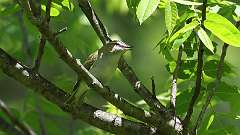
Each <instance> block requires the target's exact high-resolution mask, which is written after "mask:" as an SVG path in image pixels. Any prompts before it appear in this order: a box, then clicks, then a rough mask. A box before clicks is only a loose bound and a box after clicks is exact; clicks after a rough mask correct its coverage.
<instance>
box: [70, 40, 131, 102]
mask: <svg viewBox="0 0 240 135" xmlns="http://www.w3.org/2000/svg"><path fill="white" fill-rule="evenodd" d="M131 48H132V47H131V46H129V45H127V44H126V43H124V42H122V41H120V40H113V41H110V42H109V43H107V44H106V45H104V46H102V47H101V48H100V49H98V50H97V51H95V52H94V53H92V54H91V55H89V57H88V58H87V59H86V61H85V63H84V66H85V68H86V69H88V70H89V72H90V73H91V74H92V75H93V76H94V77H95V78H97V79H98V81H100V82H101V83H102V84H103V85H104V86H107V84H108V83H109V81H111V78H112V77H113V75H114V72H115V71H116V69H117V67H118V62H119V60H120V58H121V56H122V55H123V54H124V53H125V52H127V51H128V50H130V49H131ZM81 81H82V78H81V76H80V75H79V76H78V80H77V82H76V84H75V86H74V88H73V90H72V94H71V96H70V98H69V99H68V100H67V103H71V102H72V101H73V99H74V97H75V95H76V93H77V92H78V89H79V87H80V85H81V84H82V83H81ZM84 88H85V89H86V86H84V87H83V86H82V87H80V89H81V90H80V91H81V93H80V94H78V95H80V96H79V97H80V98H81V99H80V100H82V98H84V95H85V94H86V92H87V90H83V89H84ZM77 100H78V99H77Z"/></svg>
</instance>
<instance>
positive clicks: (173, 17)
mask: <svg viewBox="0 0 240 135" xmlns="http://www.w3.org/2000/svg"><path fill="white" fill-rule="evenodd" d="M177 19H178V10H177V5H176V4H175V3H173V2H170V1H168V2H167V5H166V8H165V24H166V27H167V30H168V33H169V34H171V33H172V30H173V28H174V27H175V25H176V22H177Z"/></svg>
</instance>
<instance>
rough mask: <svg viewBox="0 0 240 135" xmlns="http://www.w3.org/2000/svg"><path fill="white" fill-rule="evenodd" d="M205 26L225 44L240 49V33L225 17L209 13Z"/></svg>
mask: <svg viewBox="0 0 240 135" xmlns="http://www.w3.org/2000/svg"><path fill="white" fill-rule="evenodd" d="M204 26H205V27H206V28H207V29H208V30H210V31H211V32H212V33H213V34H214V35H216V36H217V37H218V38H219V39H221V40H222V41H223V42H225V43H227V44H229V45H232V46H235V47H240V40H239V39H240V32H239V30H238V29H237V28H236V27H235V26H234V25H233V24H232V23H231V22H230V21H228V20H227V19H226V18H225V17H223V16H221V15H219V14H216V13H208V14H207V19H206V21H205V22H204Z"/></svg>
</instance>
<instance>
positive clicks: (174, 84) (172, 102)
mask: <svg viewBox="0 0 240 135" xmlns="http://www.w3.org/2000/svg"><path fill="white" fill-rule="evenodd" d="M182 52H183V45H181V46H180V47H179V49H178V58H177V62H176V63H177V65H176V68H175V69H174V73H173V80H172V90H171V97H170V109H172V110H173V111H174V115H175V112H176V96H177V78H178V72H179V70H180V66H181V63H182V60H181V59H182Z"/></svg>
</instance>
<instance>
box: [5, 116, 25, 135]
mask: <svg viewBox="0 0 240 135" xmlns="http://www.w3.org/2000/svg"><path fill="white" fill-rule="evenodd" d="M0 130H1V131H4V132H6V133H8V134H11V135H25V134H23V133H22V132H20V131H18V130H17V129H16V127H15V126H14V125H12V124H9V123H8V122H7V121H6V120H5V119H3V118H1V117H0Z"/></svg>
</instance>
